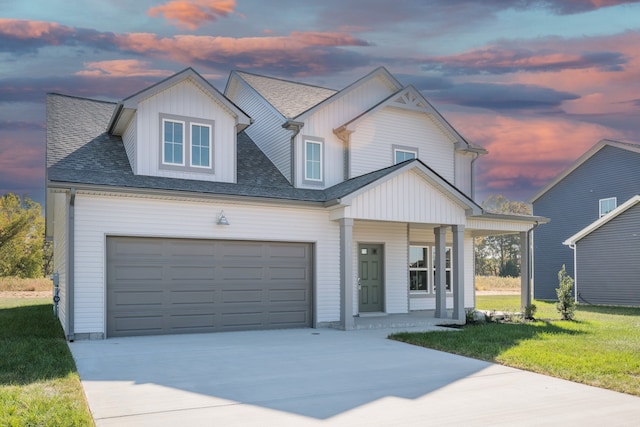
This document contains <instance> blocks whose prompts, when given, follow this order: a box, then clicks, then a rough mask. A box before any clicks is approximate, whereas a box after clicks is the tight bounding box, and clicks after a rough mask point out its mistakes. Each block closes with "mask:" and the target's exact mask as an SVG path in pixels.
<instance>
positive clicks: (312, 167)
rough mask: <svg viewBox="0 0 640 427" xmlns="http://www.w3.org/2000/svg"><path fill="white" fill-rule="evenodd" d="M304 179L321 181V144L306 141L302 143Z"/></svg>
mask: <svg viewBox="0 0 640 427" xmlns="http://www.w3.org/2000/svg"><path fill="white" fill-rule="evenodd" d="M304 159H305V163H304V179H305V180H306V181H314V182H321V181H322V142H320V141H309V140H306V141H305V143H304Z"/></svg>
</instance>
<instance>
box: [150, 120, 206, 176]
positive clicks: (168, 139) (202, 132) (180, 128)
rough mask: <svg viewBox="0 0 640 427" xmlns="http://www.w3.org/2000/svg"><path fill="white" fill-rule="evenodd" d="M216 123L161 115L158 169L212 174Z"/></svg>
mask: <svg viewBox="0 0 640 427" xmlns="http://www.w3.org/2000/svg"><path fill="white" fill-rule="evenodd" d="M214 123H215V122H214V121H213V120H206V119H196V118H191V117H185V116H177V115H173V114H165V113H160V143H159V144H160V162H159V168H160V169H165V170H174V171H187V172H197V173H208V174H211V173H213V160H214V159H213V155H214V145H213V142H214V141H213V129H214Z"/></svg>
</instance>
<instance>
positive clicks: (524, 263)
mask: <svg viewBox="0 0 640 427" xmlns="http://www.w3.org/2000/svg"><path fill="white" fill-rule="evenodd" d="M530 277H531V265H530V263H529V232H527V231H523V232H521V233H520V305H521V306H522V308H523V309H524V307H526V306H528V305H529V304H531V280H530Z"/></svg>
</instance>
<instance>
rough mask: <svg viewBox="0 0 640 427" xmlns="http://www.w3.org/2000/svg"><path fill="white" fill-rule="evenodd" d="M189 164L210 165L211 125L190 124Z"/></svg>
mask: <svg viewBox="0 0 640 427" xmlns="http://www.w3.org/2000/svg"><path fill="white" fill-rule="evenodd" d="M191 166H194V167H198V168H208V167H211V126H209V125H205V124H200V123H198V124H191Z"/></svg>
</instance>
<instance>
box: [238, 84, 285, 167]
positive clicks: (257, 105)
mask: <svg viewBox="0 0 640 427" xmlns="http://www.w3.org/2000/svg"><path fill="white" fill-rule="evenodd" d="M231 100H232V101H233V102H234V103H235V104H236V105H238V106H240V108H242V110H243V111H244V112H245V113H247V114H248V115H249V116H250V117H251V120H252V124H251V126H249V127H248V128H247V129H246V130H245V132H246V133H247V135H249V137H250V138H251V139H252V140H253V141H254V142H255V143H256V145H257V146H258V147H260V149H261V150H262V152H264V154H265V155H266V156H267V157H268V158H269V160H271V162H272V163H273V164H274V165H275V166H276V167H277V168H278V170H279V171H280V172H281V173H282V174H283V175H284V176H285V177H286V178H287V179H290V178H291V135H292V131H291V130H288V129H284V128H283V127H282V124H283V123H284V118H283V117H282V115H281V114H280V113H278V112H277V110H276V109H275V108H274V107H272V106H271V105H269V104H267V103H266V101H264V99H262V98H261V97H259V96H258V95H257V94H256V93H255V92H253V91H252V90H251V89H249V88H248V87H247V86H246V83H239V84H237V85H236V87H235V89H234V91H233V92H232V97H231Z"/></svg>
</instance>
